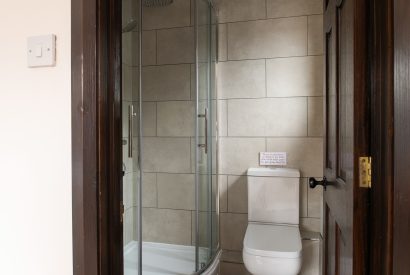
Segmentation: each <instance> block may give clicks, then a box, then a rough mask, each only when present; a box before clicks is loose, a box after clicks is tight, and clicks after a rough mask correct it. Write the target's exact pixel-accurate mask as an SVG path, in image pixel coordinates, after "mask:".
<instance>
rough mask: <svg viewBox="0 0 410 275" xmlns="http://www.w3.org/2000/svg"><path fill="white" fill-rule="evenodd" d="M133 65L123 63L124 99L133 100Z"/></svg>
mask: <svg viewBox="0 0 410 275" xmlns="http://www.w3.org/2000/svg"><path fill="white" fill-rule="evenodd" d="M132 76H133V75H132V67H131V66H130V65H128V64H124V63H123V64H122V79H121V80H122V92H121V93H122V94H121V95H122V100H123V101H132V84H133V77H132Z"/></svg>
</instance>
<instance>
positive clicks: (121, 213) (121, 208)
mask: <svg viewBox="0 0 410 275" xmlns="http://www.w3.org/2000/svg"><path fill="white" fill-rule="evenodd" d="M124 210H125V209H124V204H123V203H122V202H121V204H120V220H121V223H123V222H124V212H125V211H124Z"/></svg>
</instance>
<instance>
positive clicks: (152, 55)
mask: <svg viewBox="0 0 410 275" xmlns="http://www.w3.org/2000/svg"><path fill="white" fill-rule="evenodd" d="M136 62H138V60H136ZM155 64H157V32H156V31H143V32H142V65H144V66H147V65H155ZM135 65H137V63H135Z"/></svg>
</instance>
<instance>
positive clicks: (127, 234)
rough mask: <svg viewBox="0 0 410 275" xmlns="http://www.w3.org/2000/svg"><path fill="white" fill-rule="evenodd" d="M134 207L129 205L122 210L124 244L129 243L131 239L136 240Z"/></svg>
mask: <svg viewBox="0 0 410 275" xmlns="http://www.w3.org/2000/svg"><path fill="white" fill-rule="evenodd" d="M135 209H136V208H135V207H131V208H129V209H126V210H125V212H124V231H123V237H124V245H127V244H129V243H130V242H131V241H135V240H136V238H135V237H136V230H137V227H136V219H135V217H136V215H135Z"/></svg>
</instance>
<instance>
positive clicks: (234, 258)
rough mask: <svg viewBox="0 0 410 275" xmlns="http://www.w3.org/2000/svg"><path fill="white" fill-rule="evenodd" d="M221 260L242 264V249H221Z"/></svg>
mask: <svg viewBox="0 0 410 275" xmlns="http://www.w3.org/2000/svg"><path fill="white" fill-rule="evenodd" d="M221 261H222V262H229V263H238V264H243V259H242V251H233V250H223V251H222V257H221Z"/></svg>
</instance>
